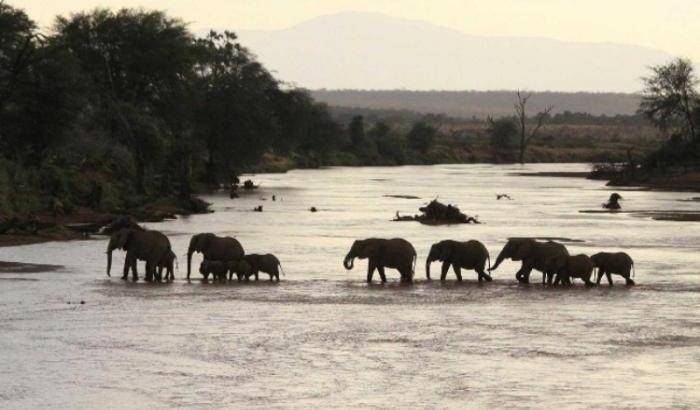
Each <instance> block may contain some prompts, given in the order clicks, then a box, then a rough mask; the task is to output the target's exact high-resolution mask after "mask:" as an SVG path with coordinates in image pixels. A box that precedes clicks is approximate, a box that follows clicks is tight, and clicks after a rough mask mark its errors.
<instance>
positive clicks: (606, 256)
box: [591, 252, 634, 286]
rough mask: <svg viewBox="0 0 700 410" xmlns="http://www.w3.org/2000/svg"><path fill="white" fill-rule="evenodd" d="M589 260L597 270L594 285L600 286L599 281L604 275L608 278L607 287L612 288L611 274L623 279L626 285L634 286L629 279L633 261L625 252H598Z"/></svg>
mask: <svg viewBox="0 0 700 410" xmlns="http://www.w3.org/2000/svg"><path fill="white" fill-rule="evenodd" d="M591 259H592V260H593V264H594V265H595V267H596V268H598V278H597V279H596V283H598V284H600V279H601V278H602V277H603V275H605V276H606V277H607V278H608V285H610V286H612V284H613V281H612V276H611V274H613V273H614V274H616V275H620V276H622V277H623V278H625V284H626V285H628V286H632V285H634V281H633V280H632V279H630V271H632V273H633V274H634V261H633V260H632V258H631V257H630V256H629V255H628V254H626V253H625V252H615V253H611V252H599V253H596V254H595V255H593V256H591Z"/></svg>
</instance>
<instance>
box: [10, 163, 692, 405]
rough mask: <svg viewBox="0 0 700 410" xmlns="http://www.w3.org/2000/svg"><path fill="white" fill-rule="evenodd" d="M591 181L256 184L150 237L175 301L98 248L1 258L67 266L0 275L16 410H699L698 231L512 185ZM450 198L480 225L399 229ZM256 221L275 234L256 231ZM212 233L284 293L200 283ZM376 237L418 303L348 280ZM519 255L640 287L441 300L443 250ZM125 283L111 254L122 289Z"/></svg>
mask: <svg viewBox="0 0 700 410" xmlns="http://www.w3.org/2000/svg"><path fill="white" fill-rule="evenodd" d="M587 168H588V167H587V166H586V165H583V164H581V165H570V164H566V165H562V164H559V165H557V164H551V165H527V166H524V167H520V166H493V165H439V166H430V167H393V168H332V169H324V170H300V171H293V172H289V173H286V174H266V175H256V176H254V179H255V181H256V182H260V183H261V188H260V189H259V190H258V191H257V192H256V193H255V194H253V195H248V196H244V197H242V198H239V199H236V200H230V199H229V198H228V197H227V196H224V195H223V194H222V195H218V196H216V195H214V196H205V197H204V199H206V200H208V201H210V202H212V203H213V209H214V210H215V211H216V212H215V213H211V214H207V215H197V216H192V217H187V218H181V219H178V220H175V221H169V222H164V223H158V224H149V225H148V227H149V228H152V229H158V230H161V231H163V232H164V233H166V234H167V235H168V236H169V237H170V239H171V242H172V244H173V248H174V249H175V250H176V253H177V254H178V257H179V261H180V265H179V271H178V272H176V281H175V282H173V283H171V284H148V283H144V282H138V283H131V282H128V283H125V282H123V281H121V280H120V279H119V272H117V274H116V275H114V273H113V277H112V278H107V277H106V275H105V265H106V256H105V253H104V251H105V248H106V239H105V238H103V237H96V238H95V239H92V240H86V241H76V242H63V243H46V244H39V245H30V246H20V247H12V248H3V249H0V260H4V261H19V262H33V263H43V264H56V265H62V266H63V268H61V269H59V270H58V271H55V272H45V273H0V363H2V365H0V408H20V409H34V408H100V409H105V408H170V407H198V408H247V409H250V408H260V409H271V408H272V409H274V408H298V409H308V408H409V407H410V408H465V407H466V408H494V407H509V408H541V407H555V406H557V407H563V408H660V407H680V408H683V407H685V408H698V407H699V406H700V254H699V250H700V225H699V224H697V223H686V222H672V221H655V220H652V219H650V218H643V217H639V216H635V215H633V214H628V213H618V214H606V213H581V212H579V211H581V210H596V209H600V204H601V203H602V202H604V201H605V200H606V199H607V197H608V196H609V195H610V193H611V192H612V191H611V189H610V188H607V187H605V186H604V184H603V183H602V182H600V181H589V180H585V179H578V178H565V177H563V178H545V177H536V176H516V175H513V174H514V173H517V172H523V171H526V172H537V171H583V170H586V169H587ZM618 192H620V193H621V194H622V196H623V198H624V200H623V201H622V206H623V207H624V209H626V210H634V209H639V210H696V209H698V208H700V204H699V203H697V202H691V201H683V200H685V199H688V198H690V197H692V196H693V194H689V193H680V192H677V193H674V192H650V191H643V190H633V189H630V190H618ZM497 193H508V194H509V195H510V196H511V197H512V198H513V200H512V201H508V200H500V201H497V200H496V194H497ZM272 194H275V195H276V196H277V201H275V202H272V201H271V200H270V199H269V198H270V197H271V195H272ZM385 195H414V196H417V197H419V198H420V199H405V198H394V197H386V196H385ZM696 196H697V195H696ZM261 197H266V198H268V200H266V201H263V200H262V199H260V198H261ZM435 197H439V198H440V200H441V201H444V202H453V203H457V204H459V206H460V208H461V209H462V210H463V211H464V212H466V213H467V214H469V215H478V217H479V219H480V220H481V221H482V222H483V223H482V224H480V225H458V226H424V225H421V224H418V223H415V222H400V223H399V222H390V219H392V217H393V216H394V214H395V213H396V211H401V212H402V213H410V214H413V213H415V212H416V211H417V208H418V207H419V206H421V205H422V204H424V203H426V202H427V201H429V200H430V199H432V198H435ZM260 204H262V205H263V207H264V212H262V213H256V212H251V210H252V208H253V207H254V206H256V205H260ZM311 206H315V207H317V208H318V209H319V212H317V213H311V212H309V211H308V208H309V207H311ZM196 232H215V233H217V234H220V235H232V236H235V237H237V238H238V239H239V240H240V241H241V242H242V243H243V245H244V247H245V249H246V251H248V252H272V253H275V254H276V255H277V256H278V257H279V259H280V260H281V261H282V265H283V267H284V270H285V272H286V276H283V277H282V281H281V282H280V283H279V284H277V283H269V282H268V281H266V280H261V281H260V282H258V283H251V284H243V285H239V284H237V283H233V284H225V285H221V284H211V283H202V282H201V281H199V280H195V281H192V282H191V283H187V282H186V281H185V280H184V276H185V271H186V267H185V265H186V258H185V257H184V255H185V253H186V248H187V242H188V240H189V237H190V235H192V234H193V233H196ZM370 236H380V237H404V238H406V239H408V240H409V241H411V242H412V243H413V245H414V246H415V248H416V250H417V252H418V267H417V272H416V281H415V283H414V284H413V285H408V286H406V285H402V284H400V283H399V281H398V278H399V275H398V273H397V272H396V271H393V270H387V276H388V278H389V283H388V284H386V285H381V284H379V283H377V282H375V283H374V284H372V285H368V284H367V283H365V269H366V261H360V260H357V261H356V263H355V269H354V270H352V271H346V270H345V269H343V267H342V264H341V262H342V258H343V256H344V255H345V253H346V252H347V250H348V248H349V246H350V244H351V243H352V241H353V240H354V239H355V238H363V237H370ZM511 236H541V237H565V238H571V239H575V240H577V241H573V242H565V244H566V245H567V247H568V248H569V250H570V252H571V253H588V254H592V253H595V252H597V251H599V250H624V251H626V252H628V253H629V254H630V255H631V256H632V257H633V258H634V260H635V262H636V278H635V280H636V281H637V284H638V285H637V286H634V287H625V286H623V285H624V281H623V280H622V279H621V278H619V277H617V279H616V283H615V286H613V287H608V286H607V285H605V286H599V287H594V288H585V287H584V286H582V284H580V283H579V284H578V285H576V286H574V287H572V288H563V287H559V288H545V287H543V286H542V285H540V284H531V285H529V286H524V285H519V284H518V283H517V282H516V281H515V279H514V273H515V271H516V270H517V268H518V264H516V263H515V262H512V261H507V262H504V263H503V264H502V265H501V267H499V269H498V270H496V271H494V273H493V276H494V281H493V282H491V283H486V284H483V285H482V284H478V283H477V282H476V274H475V273H473V272H467V273H463V274H464V276H465V279H466V281H465V282H463V283H459V284H458V283H456V282H455V280H454V275H453V274H452V273H450V275H449V276H448V279H449V280H448V281H447V282H445V283H440V281H437V280H433V281H426V280H425V272H424V260H425V256H426V254H427V251H428V249H429V247H430V245H431V243H433V242H435V241H438V240H441V239H448V238H453V239H461V240H467V239H479V240H481V241H482V242H484V243H485V244H486V246H487V247H488V249H489V251H490V252H491V256H492V260H493V259H495V256H496V254H497V253H498V252H499V251H500V248H501V247H502V246H503V244H504V242H505V240H506V238H508V237H511ZM199 260H200V259H199V258H197V257H195V263H196V266H198V264H199ZM122 263H123V253H121V252H115V260H114V266H115V268H117V269H116V270H117V271H119V270H120V268H121V265H122ZM139 267H140V269H141V271H143V265H140V266H139ZM438 271H439V265H435V266H434V267H433V272H434V274H435V272H438ZM438 275H439V274H438ZM115 276H116V277H115ZM198 276H199V275H198V273H193V277H198ZM537 278H539V276H538V275H537V274H534V275H533V279H535V282H537ZM375 279H377V277H376V275H375ZM603 282H605V281H603ZM80 301H84V302H85V303H84V304H80ZM69 302H70V304H69Z"/></svg>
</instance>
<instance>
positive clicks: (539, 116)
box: [525, 105, 554, 145]
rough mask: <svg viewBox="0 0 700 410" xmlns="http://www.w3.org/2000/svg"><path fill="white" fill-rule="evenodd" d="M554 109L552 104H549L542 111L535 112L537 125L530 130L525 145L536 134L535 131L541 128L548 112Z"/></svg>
mask: <svg viewBox="0 0 700 410" xmlns="http://www.w3.org/2000/svg"><path fill="white" fill-rule="evenodd" d="M553 109H554V106H552V105H550V106H548V107H547V108H545V109H544V111H542V112H540V113H539V114H537V125H536V126H535V128H533V129H532V132H530V136H529V137H527V140H526V141H525V142H526V145H527V144H529V143H530V140H531V139H533V138H534V137H535V136H536V135H537V132H538V131H539V130H540V128H542V125H544V119H545V118H547V116H548V115H549V113H550V112H552V110H553Z"/></svg>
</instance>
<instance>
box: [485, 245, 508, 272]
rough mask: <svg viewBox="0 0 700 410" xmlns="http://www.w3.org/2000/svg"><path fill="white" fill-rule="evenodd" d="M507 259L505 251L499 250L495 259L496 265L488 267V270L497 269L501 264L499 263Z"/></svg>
mask: <svg viewBox="0 0 700 410" xmlns="http://www.w3.org/2000/svg"><path fill="white" fill-rule="evenodd" d="M507 257H508V255H507V253H506V250H505V249H503V250H501V253H499V254H498V257H497V258H496V263H495V264H494V265H493V266H492V267H490V268H489V270H490V271H492V270H496V269H498V266H499V265H500V264H501V262H503V260H504V259H505V258H507Z"/></svg>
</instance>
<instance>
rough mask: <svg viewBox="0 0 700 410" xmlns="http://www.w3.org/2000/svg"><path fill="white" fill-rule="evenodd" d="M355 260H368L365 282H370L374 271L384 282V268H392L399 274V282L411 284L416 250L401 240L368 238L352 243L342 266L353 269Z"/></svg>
mask: <svg viewBox="0 0 700 410" xmlns="http://www.w3.org/2000/svg"><path fill="white" fill-rule="evenodd" d="M355 258H360V259H366V258H368V259H369V263H368V264H367V282H372V276H373V275H374V270H375V269H376V270H378V271H379V277H380V278H381V279H382V282H386V275H384V268H385V267H387V268H393V269H396V270H398V271H399V273H401V280H402V281H406V282H411V281H412V280H413V272H414V270H415V267H416V250H415V248H413V245H411V243H410V242H408V241H407V240H405V239H401V238H394V239H380V238H369V239H363V240H357V241H355V242H353V244H352V246H351V247H350V251H349V252H348V254H347V255H345V259H343V266H344V267H345V269H347V270H350V269H352V268H353V260H354V259H355Z"/></svg>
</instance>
